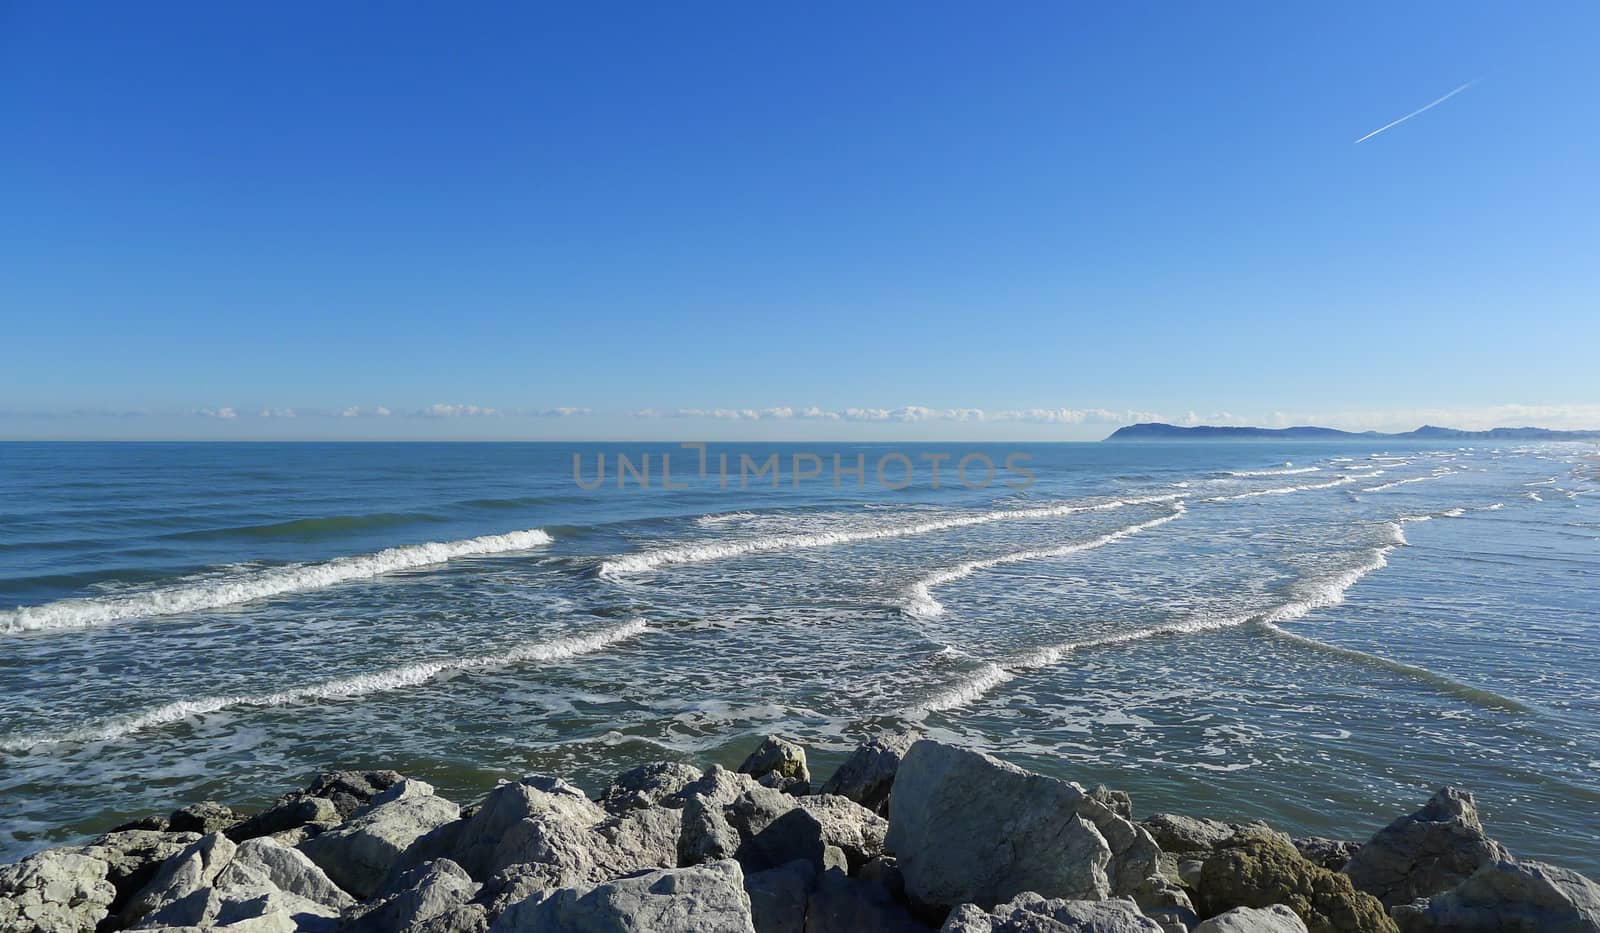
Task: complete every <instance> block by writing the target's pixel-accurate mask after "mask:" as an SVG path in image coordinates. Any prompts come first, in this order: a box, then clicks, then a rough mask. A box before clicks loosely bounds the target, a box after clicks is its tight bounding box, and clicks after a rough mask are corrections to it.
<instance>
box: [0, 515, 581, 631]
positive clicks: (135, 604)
mask: <svg viewBox="0 0 1600 933" xmlns="http://www.w3.org/2000/svg"><path fill="white" fill-rule="evenodd" d="M551 540H552V539H551V537H550V536H549V535H548V534H546V533H545V532H544V531H543V530H542V529H539V528H533V529H529V530H527V531H513V532H510V533H507V534H500V535H484V536H482V537H479V538H468V539H466V540H464V541H432V542H428V543H426V544H408V545H404V546H401V547H392V548H387V549H385V550H382V551H377V552H375V553H372V554H358V555H354V556H351V557H336V558H334V559H333V560H330V561H325V562H322V563H304V564H287V565H285V566H282V567H273V568H271V569H269V570H256V571H248V572H244V573H239V574H231V575H227V576H222V577H215V578H208V579H203V580H194V581H192V582H188V583H182V582H180V583H173V584H169V585H165V586H160V587H156V588H154V589H149V590H141V591H139V592H134V593H128V594H124V595H116V596H96V597H86V598H80V599H63V600H60V601H58V602H53V603H44V604H43V605H39V606H20V607H18V608H16V609H11V610H7V611H4V612H0V632H6V633H14V632H26V631H38V630H46V629H69V628H88V627H90V626H95V625H103V624H105V623H108V622H117V621H121V620H124V619H140V618H149V617H151V616H165V615H177V614H180V613H185V612H198V611H201V610H205V609H219V608H222V607H224V606H234V605H238V604H239V603H245V602H250V601H252V600H256V599H265V598H267V597H270V596H281V595H283V594H285V593H296V592H300V591H302V590H314V589H320V588H322V587H327V586H334V585H336V584H340V583H348V582H350V581H352V580H362V579H366V578H368V577H376V576H380V575H382V574H386V573H393V572H395V571H397V570H410V569H413V568H416V567H426V566H428V565H430V564H441V563H444V562H446V561H449V560H454V559H456V558H460V557H476V556H482V555H488V554H502V553H506V552H509V551H523V550H527V549H528V548H533V547H538V546H540V545H544V544H549V543H550V541H551Z"/></svg>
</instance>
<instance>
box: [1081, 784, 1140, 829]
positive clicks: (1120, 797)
mask: <svg viewBox="0 0 1600 933" xmlns="http://www.w3.org/2000/svg"><path fill="white" fill-rule="evenodd" d="M1089 799H1090V800H1094V801H1097V802H1098V803H1100V804H1101V805H1102V806H1104V807H1105V808H1106V809H1108V810H1110V811H1111V812H1112V813H1115V814H1116V815H1117V816H1120V817H1122V818H1123V819H1125V820H1131V819H1133V798H1132V797H1130V796H1128V792H1127V791H1125V790H1112V789H1111V788H1109V787H1107V786H1105V785H1104V784H1096V785H1095V786H1094V788H1093V789H1091V790H1090V791H1089Z"/></svg>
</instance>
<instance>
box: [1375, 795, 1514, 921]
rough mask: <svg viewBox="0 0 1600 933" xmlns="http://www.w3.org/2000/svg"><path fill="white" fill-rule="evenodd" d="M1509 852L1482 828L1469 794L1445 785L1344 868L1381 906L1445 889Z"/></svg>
mask: <svg viewBox="0 0 1600 933" xmlns="http://www.w3.org/2000/svg"><path fill="white" fill-rule="evenodd" d="M1510 858H1511V854H1510V853H1509V852H1507V851H1506V850H1505V847H1504V846H1502V845H1500V844H1499V843H1498V842H1495V841H1494V840H1493V839H1490V838H1489V837H1488V836H1487V835H1485V834H1484V832H1483V824H1482V823H1481V822H1479V820H1478V808H1477V806H1476V805H1475V804H1474V803H1473V800H1472V795H1471V794H1468V793H1464V792H1462V791H1458V790H1456V789H1455V788H1453V787H1446V788H1444V789H1443V790H1440V791H1439V792H1438V793H1436V794H1434V795H1433V798H1432V799H1430V800H1429V801H1428V802H1427V804H1426V805H1424V806H1423V808H1422V809H1420V810H1418V811H1417V812H1415V813H1413V814H1411V815H1410V816H1405V817H1401V818H1400V819H1398V820H1395V821H1394V822H1393V823H1390V824H1389V825H1388V826H1386V827H1384V828H1383V829H1381V830H1379V831H1378V834H1377V835H1375V836H1373V837H1372V841H1370V842H1368V843H1367V844H1366V845H1364V846H1362V847H1361V849H1360V851H1358V852H1357V853H1356V854H1355V855H1354V857H1352V858H1351V859H1350V861H1349V863H1348V864H1346V865H1345V866H1344V873H1345V874H1346V875H1349V876H1350V880H1351V881H1353V882H1355V886H1356V887H1357V888H1360V889H1361V890H1363V891H1366V892H1367V893H1369V894H1373V895H1376V896H1377V898H1378V899H1379V900H1381V901H1383V903H1384V906H1385V907H1393V906H1395V905H1397V904H1407V903H1410V902H1411V901H1413V900H1416V899H1417V898H1419V897H1428V896H1430V895H1434V894H1439V893H1442V892H1444V891H1448V890H1450V889H1451V888H1453V887H1455V886H1456V885H1458V884H1460V883H1461V882H1462V881H1465V880H1466V879H1467V877H1468V876H1469V875H1471V874H1472V873H1473V872H1475V871H1477V870H1478V869H1479V868H1480V867H1481V866H1483V865H1486V864H1488V863H1490V862H1494V861H1505V860H1509V859H1510Z"/></svg>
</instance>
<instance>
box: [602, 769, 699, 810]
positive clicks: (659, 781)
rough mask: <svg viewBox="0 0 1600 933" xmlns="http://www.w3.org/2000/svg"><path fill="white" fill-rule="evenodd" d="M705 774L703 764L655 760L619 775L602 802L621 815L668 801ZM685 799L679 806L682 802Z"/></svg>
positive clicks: (606, 807) (608, 788)
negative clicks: (702, 770) (702, 773)
mask: <svg viewBox="0 0 1600 933" xmlns="http://www.w3.org/2000/svg"><path fill="white" fill-rule="evenodd" d="M700 777H701V771H700V769H699V768H696V767H694V766H693V765H688V764H684V763H682V762H677V761H654V762H651V763H650V764H647V765H640V766H639V767H637V768H631V769H629V770H627V771H624V772H623V773H621V774H619V775H617V777H616V780H614V781H612V782H611V783H610V784H608V785H606V788H605V790H603V791H601V792H600V806H601V807H603V808H605V810H606V811H607V812H609V813H613V814H616V815H619V816H620V815H621V814H623V813H626V812H628V811H629V810H639V809H643V808H645V807H653V806H657V805H661V804H664V802H665V801H667V800H668V799H669V798H672V797H673V796H674V795H675V794H678V793H680V792H681V791H682V790H683V789H684V788H685V787H687V786H688V785H690V784H692V783H694V782H695V781H698V780H699V779H700ZM681 805H682V804H681V802H680V803H679V806H681Z"/></svg>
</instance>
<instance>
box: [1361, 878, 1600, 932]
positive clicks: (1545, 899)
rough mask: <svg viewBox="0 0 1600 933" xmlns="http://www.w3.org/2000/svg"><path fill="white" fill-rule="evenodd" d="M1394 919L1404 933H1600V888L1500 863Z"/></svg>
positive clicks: (1406, 907) (1406, 908)
mask: <svg viewBox="0 0 1600 933" xmlns="http://www.w3.org/2000/svg"><path fill="white" fill-rule="evenodd" d="M1392 913H1393V915H1394V919H1395V920H1396V921H1397V922H1398V923H1399V925H1400V929H1401V930H1402V931H1404V933H1500V931H1504V933H1600V885H1597V884H1595V883H1594V882H1593V881H1590V880H1589V879H1588V878H1585V877H1584V876H1582V875H1580V874H1578V873H1577V872H1575V871H1568V870H1567V869H1564V868H1557V867H1555V866H1554V865H1545V864H1543V863H1540V862H1510V861H1497V862H1490V863H1489V864H1487V865H1484V866H1482V867H1480V868H1479V869H1478V870H1477V871H1475V872H1473V873H1472V875H1471V877H1469V878H1467V879H1466V880H1465V881H1463V882H1462V883H1461V884H1460V885H1458V886H1457V887H1456V888H1455V889H1454V890H1452V891H1448V892H1446V893H1444V894H1440V895H1438V896H1436V897H1432V898H1424V899H1421V900H1418V901H1416V902H1415V903H1412V904H1406V905H1402V906H1399V907H1396V908H1394V910H1393V911H1392Z"/></svg>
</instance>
